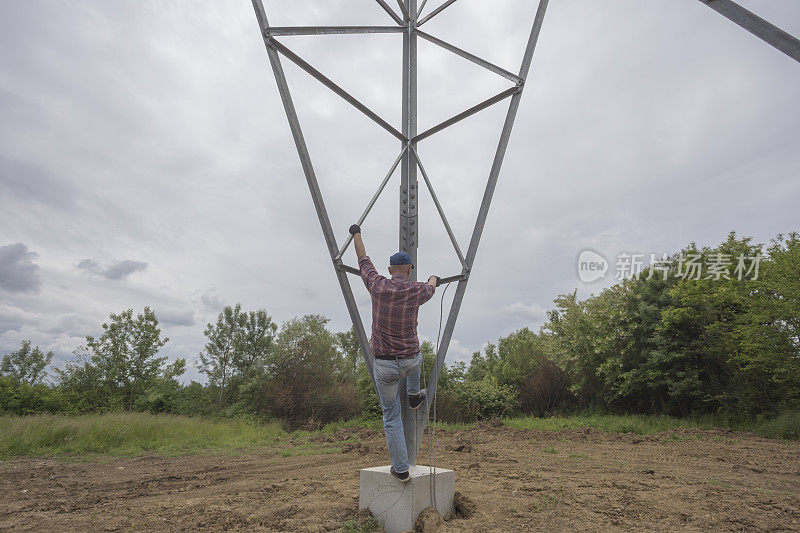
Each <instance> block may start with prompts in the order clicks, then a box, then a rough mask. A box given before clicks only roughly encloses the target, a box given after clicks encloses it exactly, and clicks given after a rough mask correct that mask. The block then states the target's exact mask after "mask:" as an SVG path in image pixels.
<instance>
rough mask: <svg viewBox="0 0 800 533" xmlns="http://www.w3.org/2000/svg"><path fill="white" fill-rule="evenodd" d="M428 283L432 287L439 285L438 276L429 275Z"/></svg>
mask: <svg viewBox="0 0 800 533" xmlns="http://www.w3.org/2000/svg"><path fill="white" fill-rule="evenodd" d="M428 285H430V286H432V287H438V286H439V276H431V277H429V278H428Z"/></svg>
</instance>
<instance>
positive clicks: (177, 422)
mask: <svg viewBox="0 0 800 533" xmlns="http://www.w3.org/2000/svg"><path fill="white" fill-rule="evenodd" d="M503 424H504V425H506V426H508V427H511V428H517V429H536V430H543V431H557V430H559V429H575V428H584V427H591V428H595V429H599V430H602V431H606V432H609V433H635V434H640V435H646V434H652V433H658V432H661V431H667V430H671V429H677V428H702V429H711V428H714V427H732V428H733V429H736V430H741V431H751V432H753V433H756V434H758V435H761V436H764V437H769V438H779V439H787V440H798V439H800V413H796V412H794V413H784V414H783V415H781V416H779V417H777V418H774V419H771V420H767V421H762V422H755V421H754V422H749V423H735V424H730V423H726V421H725V420H722V419H718V418H717V419H715V418H712V417H706V418H699V419H681V418H670V417H664V416H642V415H602V414H583V415H574V416H564V417H550V418H535V417H522V418H509V419H506V420H504V421H503ZM473 425H474V424H473ZM470 426H471V425H470V424H458V425H456V424H440V423H437V431H438V430H441V431H450V430H454V429H464V428H467V427H470ZM352 427H366V428H369V429H373V430H380V429H382V424H381V421H380V420H363V419H353V420H348V421H345V422H337V423H333V424H329V425H327V426H325V427H324V428H322V429H320V430H317V431H295V432H291V433H288V432H286V431H285V430H283V429H282V428H281V426H280V424H279V423H277V422H271V423H260V422H252V421H245V420H212V419H205V418H192V417H185V416H174V415H151V414H146V413H112V414H102V415H84V416H76V417H60V416H51V415H34V416H27V417H16V416H3V417H0V460H2V459H8V458H11V457H16V456H23V455H35V456H36V455H38V456H49V455H65V456H78V455H92V454H96V455H116V456H125V455H140V454H145V453H154V454H160V455H167V456H174V455H191V454H198V453H207V452H216V453H235V452H237V451H243V450H248V449H253V448H257V447H263V446H267V445H269V444H270V443H273V442H275V441H276V440H277V439H281V438H292V439H306V438H308V437H310V436H313V435H315V434H320V433H333V432H335V431H337V430H339V429H341V428H352Z"/></svg>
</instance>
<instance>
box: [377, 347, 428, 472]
mask: <svg viewBox="0 0 800 533" xmlns="http://www.w3.org/2000/svg"><path fill="white" fill-rule="evenodd" d="M421 365H422V354H421V353H420V354H417V356H416V357H410V358H407V359H396V360H394V359H392V360H386V359H375V361H374V362H373V365H372V371H373V373H374V376H375V383H376V384H377V385H378V399H379V400H380V402H381V408H382V409H383V430H384V432H385V433H386V444H387V445H388V446H389V457H391V458H392V466H393V467H394V469H395V470H396V471H397V472H406V471H407V470H408V450H406V439H405V436H404V435H403V419H402V418H401V416H400V394H399V392H400V391H399V389H398V384H399V383H400V378H406V393H407V394H409V395H410V396H416V395H417V394H419V371H420V366H421Z"/></svg>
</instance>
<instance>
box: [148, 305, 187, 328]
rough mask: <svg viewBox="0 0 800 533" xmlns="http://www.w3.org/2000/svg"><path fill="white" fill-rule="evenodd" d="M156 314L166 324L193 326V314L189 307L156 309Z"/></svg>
mask: <svg viewBox="0 0 800 533" xmlns="http://www.w3.org/2000/svg"><path fill="white" fill-rule="evenodd" d="M156 316H157V317H158V320H159V322H160V323H161V324H163V325H166V326H194V325H195V323H196V321H195V314H194V311H193V310H191V309H158V310H156Z"/></svg>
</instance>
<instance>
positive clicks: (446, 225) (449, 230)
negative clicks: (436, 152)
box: [411, 145, 467, 269]
mask: <svg viewBox="0 0 800 533" xmlns="http://www.w3.org/2000/svg"><path fill="white" fill-rule="evenodd" d="M411 151H412V152H414V159H416V160H417V166H418V167H419V170H420V172H421V173H422V179H423V180H425V185H427V186H428V192H430V193H431V198H432V199H433V204H434V205H435V206H436V210H437V211H438V212H439V217H440V218H441V219H442V224H444V228H445V230H447V235H448V236H449V237H450V242H451V243H452V244H453V249H455V251H456V255H457V256H458V260H459V261H460V262H461V268H464V269H466V268H467V263H465V262H464V254H462V253H461V247H459V246H458V241H457V240H456V236H455V234H453V229H452V228H451V227H450V223H449V222H448V221H447V217H446V216H445V215H444V210H443V209H442V204H440V203H439V197H438V196H436V193H435V192H434V190H433V185H431V180H430V179H428V173H427V172H425V167H423V166H422V161H420V159H419V154H418V153H417V149H416V148H414V146H413V145H412V146H411Z"/></svg>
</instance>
